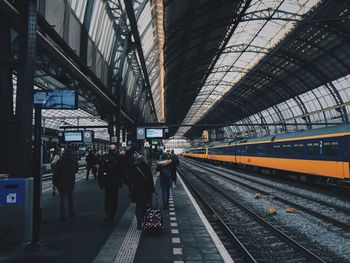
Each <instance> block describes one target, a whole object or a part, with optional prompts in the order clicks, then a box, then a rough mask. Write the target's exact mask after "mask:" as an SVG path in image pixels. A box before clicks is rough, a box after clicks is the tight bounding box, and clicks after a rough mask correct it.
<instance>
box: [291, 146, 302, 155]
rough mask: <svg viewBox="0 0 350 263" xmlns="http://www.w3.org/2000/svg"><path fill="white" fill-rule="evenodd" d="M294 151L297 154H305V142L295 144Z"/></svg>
mask: <svg viewBox="0 0 350 263" xmlns="http://www.w3.org/2000/svg"><path fill="white" fill-rule="evenodd" d="M293 153H294V154H295V155H303V154H304V144H294V145H293Z"/></svg>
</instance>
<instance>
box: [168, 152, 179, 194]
mask: <svg viewBox="0 0 350 263" xmlns="http://www.w3.org/2000/svg"><path fill="white" fill-rule="evenodd" d="M170 159H171V166H170V170H171V180H172V184H173V187H174V188H175V187H176V167H177V166H178V165H179V163H180V162H179V157H177V156H176V154H175V152H174V150H171V153H170Z"/></svg>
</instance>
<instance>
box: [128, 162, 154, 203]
mask: <svg viewBox="0 0 350 263" xmlns="http://www.w3.org/2000/svg"><path fill="white" fill-rule="evenodd" d="M137 167H138V168H139V169H140V170H141V171H142V172H143V174H144V175H142V174H141V173H140V172H139V171H138V169H137ZM130 183H131V189H132V195H131V200H132V202H134V203H147V202H150V201H151V200H152V193H154V183H153V177H152V171H151V168H150V167H149V166H148V165H147V164H146V163H141V164H138V165H135V166H133V167H132V168H131V173H130Z"/></svg>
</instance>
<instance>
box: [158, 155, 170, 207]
mask: <svg viewBox="0 0 350 263" xmlns="http://www.w3.org/2000/svg"><path fill="white" fill-rule="evenodd" d="M171 162H172V161H171V159H170V158H169V156H168V155H166V154H165V153H163V154H161V156H160V161H159V162H157V171H159V180H160V187H161V189H162V201H163V207H164V209H167V208H168V206H169V196H170V186H171V183H172V180H171Z"/></svg>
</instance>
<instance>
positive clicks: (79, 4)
mask: <svg viewBox="0 0 350 263" xmlns="http://www.w3.org/2000/svg"><path fill="white" fill-rule="evenodd" d="M69 3H70V6H71V8H72V10H73V11H74V13H75V15H76V16H77V17H78V18H79V20H80V22H81V23H83V22H84V15H85V10H86V4H87V0H70V1H69Z"/></svg>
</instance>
